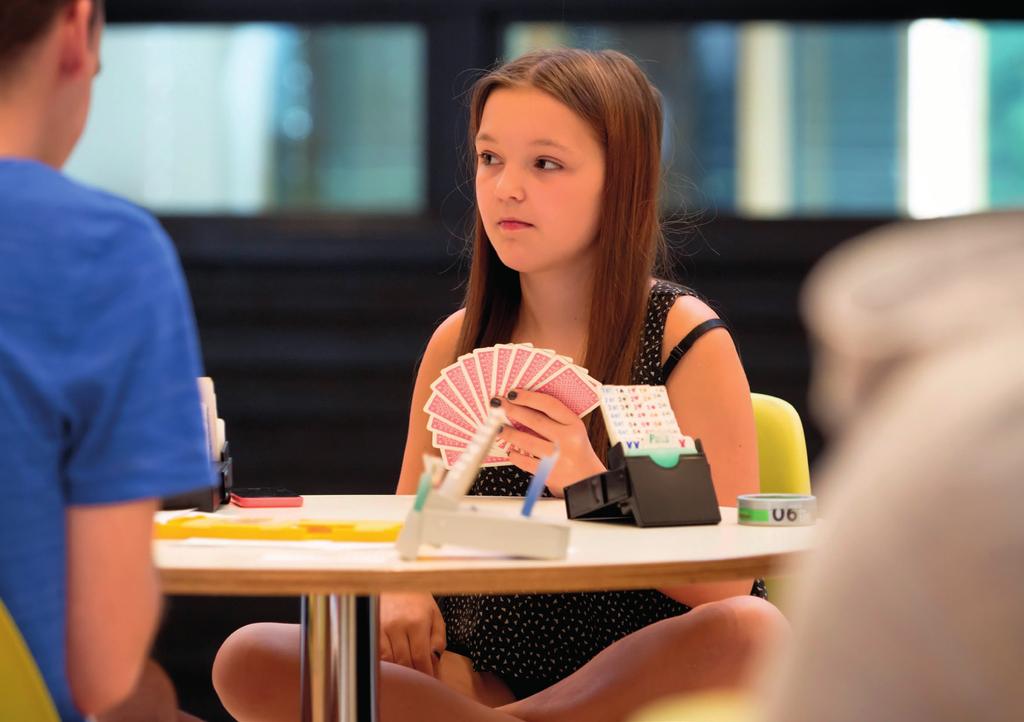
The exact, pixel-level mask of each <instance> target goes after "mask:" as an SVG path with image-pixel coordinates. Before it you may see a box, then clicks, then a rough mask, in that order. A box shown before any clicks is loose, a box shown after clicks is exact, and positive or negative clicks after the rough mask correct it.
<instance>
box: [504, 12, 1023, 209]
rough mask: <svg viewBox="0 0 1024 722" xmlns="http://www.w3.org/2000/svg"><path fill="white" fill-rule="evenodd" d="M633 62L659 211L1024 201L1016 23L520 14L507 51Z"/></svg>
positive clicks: (976, 205) (1019, 30) (974, 205)
mask: <svg viewBox="0 0 1024 722" xmlns="http://www.w3.org/2000/svg"><path fill="white" fill-rule="evenodd" d="M555 45H565V46H573V47H584V48H592V49H600V48H613V49H616V50H621V51H623V52H625V53H627V54H629V55H631V56H632V57H634V58H636V59H638V60H639V61H640V64H641V65H642V67H643V68H644V70H645V71H646V72H647V73H648V75H649V77H650V78H651V80H652V81H653V82H654V84H655V85H656V86H658V88H659V89H660V90H661V92H662V95H663V97H664V103H665V115H666V133H665V148H664V149H663V151H664V152H663V156H664V159H665V162H666V166H667V178H666V184H665V205H666V207H667V208H668V209H669V210H680V209H682V210H707V209H710V210H722V211H726V212H735V213H738V214H740V215H746V216H755V217H775V216H814V215H858V214H865V215H869V214H881V215H889V214H906V215H911V216H936V215H948V214H952V213H961V212H969V211H976V210H983V209H986V208H991V207H1006V206H1012V205H1021V204H1022V203H1024V74H1022V73H1021V68H1022V67H1024V23H1019V22H1015V23H1010V22H1006V23H987V24H983V23H977V22H965V21H940V20H922V21H915V22H912V23H905V22H898V23H897V22H892V23H842V24H838V23H837V24H822V23H779V22H772V23H766V22H748V23H718V22H713V23H693V24H681V23H676V24H671V23H669V24H664V23H663V24H657V25H655V24H645V23H630V24H622V25H610V24H592V25H568V24H561V23H517V24H512V25H509V26H508V27H507V29H506V33H505V56H506V57H508V58H512V57H516V56H518V55H520V54H522V53H523V52H526V51H528V50H531V49H534V48H542V47H551V46H555Z"/></svg>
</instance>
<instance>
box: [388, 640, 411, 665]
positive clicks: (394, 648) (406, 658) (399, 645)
mask: <svg viewBox="0 0 1024 722" xmlns="http://www.w3.org/2000/svg"><path fill="white" fill-rule="evenodd" d="M390 636H391V655H392V659H391V661H392V662H394V663H395V664H400V665H401V666H403V667H409V668H410V669H412V651H411V650H410V649H409V637H408V636H406V634H405V632H401V631H399V632H397V633H395V634H392V635H390Z"/></svg>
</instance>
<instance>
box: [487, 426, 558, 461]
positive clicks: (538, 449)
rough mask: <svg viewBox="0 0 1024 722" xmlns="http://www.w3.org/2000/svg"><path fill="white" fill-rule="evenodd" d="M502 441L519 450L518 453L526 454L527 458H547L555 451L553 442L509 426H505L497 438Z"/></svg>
mask: <svg viewBox="0 0 1024 722" xmlns="http://www.w3.org/2000/svg"><path fill="white" fill-rule="evenodd" d="M498 438H500V439H501V440H502V441H506V442H508V443H509V444H510V445H511V446H513V447H515V448H517V449H519V450H520V451H523V452H526V455H529V456H536V457H538V458H539V457H542V456H548V455H550V454H552V453H554V451H555V445H554V443H553V442H551V441H548V440H547V439H542V438H540V437H539V436H534V435H533V434H528V433H526V432H525V431H519V430H518V429H513V428H512V427H511V426H506V427H505V429H504V430H502V432H501V434H500V435H499V436H498Z"/></svg>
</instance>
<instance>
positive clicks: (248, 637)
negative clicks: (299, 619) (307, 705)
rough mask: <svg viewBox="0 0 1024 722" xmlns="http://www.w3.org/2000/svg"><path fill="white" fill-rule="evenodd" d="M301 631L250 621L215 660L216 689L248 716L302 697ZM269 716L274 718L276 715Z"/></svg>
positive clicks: (228, 705) (241, 715) (234, 710)
mask: <svg viewBox="0 0 1024 722" xmlns="http://www.w3.org/2000/svg"><path fill="white" fill-rule="evenodd" d="M299 654H300V633H299V628H298V626H297V625H294V624H270V623H262V624H250V625H248V626H246V627H242V628H241V629H237V630H235V631H234V632H233V633H232V634H231V636H229V637H228V638H227V639H226V640H224V643H223V644H222V645H221V647H220V649H219V650H217V656H216V658H215V659H214V661H213V688H214V689H215V690H216V692H217V696H218V697H220V700H221V703H222V704H223V705H224V707H225V708H226V709H227V710H228V711H229V712H231V713H232V714H233V715H234V716H236V717H239V718H242V719H247V718H250V717H252V716H253V715H261V716H260V717H259V718H263V717H262V714H263V713H265V712H270V711H271V710H274V709H276V708H279V707H280V706H282V704H284V705H285V706H289V705H290V704H291V702H292V701H293V699H292V698H294V700H297V699H298V693H299V692H298V686H299V666H300V660H299ZM268 718H270V719H272V718H274V715H271V716H269V717H268Z"/></svg>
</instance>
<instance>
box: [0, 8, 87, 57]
mask: <svg viewBox="0 0 1024 722" xmlns="http://www.w3.org/2000/svg"><path fill="white" fill-rule="evenodd" d="M72 1H73V0H3V2H0V75H2V74H3V73H6V72H7V71H8V70H9V69H10V68H11V67H12V66H13V65H14V64H15V63H16V62H17V61H18V59H19V58H20V57H21V54H22V53H23V52H24V51H25V50H26V49H27V48H28V47H29V46H30V45H32V43H33V42H34V41H35V40H37V39H38V38H39V37H40V36H42V35H43V34H44V33H45V32H46V29H47V28H48V27H49V26H50V23H51V22H53V19H54V17H56V15H57V13H58V12H60V10H61V9H62V8H63V7H64V6H66V5H68V4H69V3H71V2H72ZM102 13H103V0H93V22H96V19H97V18H98V17H100V15H101V14H102Z"/></svg>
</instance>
